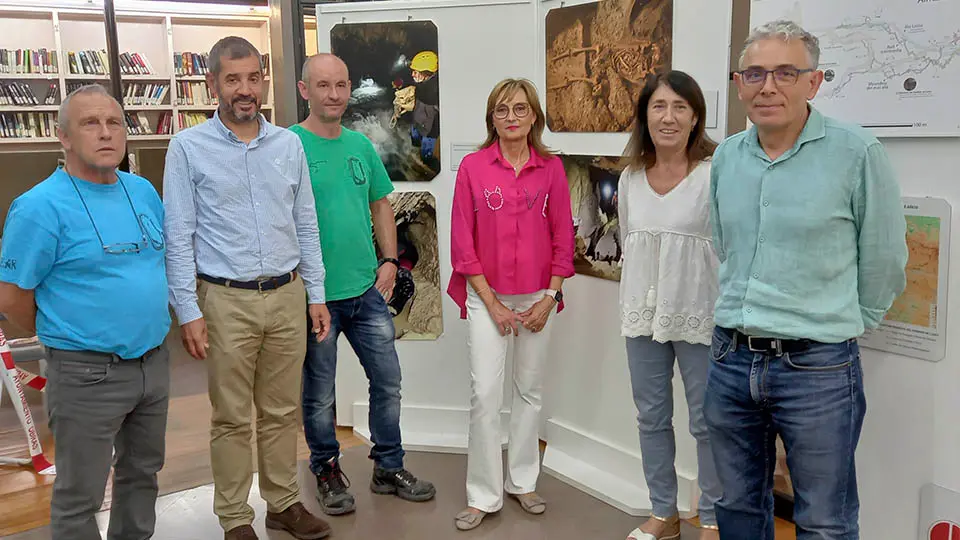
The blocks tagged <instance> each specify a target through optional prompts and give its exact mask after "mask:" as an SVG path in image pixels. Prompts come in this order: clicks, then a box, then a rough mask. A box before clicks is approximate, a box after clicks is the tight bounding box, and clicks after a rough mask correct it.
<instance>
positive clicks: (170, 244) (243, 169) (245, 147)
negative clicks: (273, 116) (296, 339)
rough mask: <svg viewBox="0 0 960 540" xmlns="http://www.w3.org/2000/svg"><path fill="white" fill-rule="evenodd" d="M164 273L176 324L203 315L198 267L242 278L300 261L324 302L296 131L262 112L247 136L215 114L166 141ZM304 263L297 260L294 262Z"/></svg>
mask: <svg viewBox="0 0 960 540" xmlns="http://www.w3.org/2000/svg"><path fill="white" fill-rule="evenodd" d="M163 204H164V207H165V209H166V219H165V229H166V238H167V281H168V282H169V287H170V304H171V305H172V306H173V309H174V311H175V312H176V314H177V319H178V320H179V322H180V324H185V323H187V322H190V321H192V320H195V319H199V318H200V317H202V316H203V314H202V313H201V312H200V308H199V306H198V305H197V293H196V282H197V278H196V276H197V273H198V272H199V273H202V274H206V275H210V276H214V277H221V278H226V279H231V280H238V281H252V280H255V279H258V278H264V277H273V276H279V275H282V274H285V273H288V272H290V271H292V270H295V269H299V272H300V275H301V276H302V278H303V282H304V285H305V286H306V289H307V297H308V299H309V302H310V303H312V304H315V303H323V302H324V287H323V280H324V268H323V260H322V255H321V251H320V234H319V231H318V229H317V213H316V209H315V207H314V198H313V189H312V188H311V186H310V169H309V167H308V166H307V159H306V154H305V153H304V151H303V146H302V145H301V143H300V139H299V138H298V137H297V136H296V134H294V133H293V132H291V131H289V130H286V129H282V128H279V127H277V126H274V125H272V124H270V123H269V122H267V120H266V119H265V118H264V117H263V116H262V115H261V116H260V132H259V134H258V135H257V137H256V138H254V139H253V140H252V141H250V143H249V144H246V143H244V142H243V141H241V140H240V139H239V138H238V137H237V136H236V135H235V134H234V133H233V132H232V131H230V130H229V129H228V128H227V127H226V126H225V125H223V122H221V121H220V115H219V112H218V113H215V114H214V116H213V118H211V119H210V120H208V121H207V122H204V123H203V124H200V125H198V126H195V127H192V128H189V129H186V130H183V131H181V132H179V133H177V134H176V135H174V136H173V138H172V139H171V140H170V145H169V148H168V149H167V158H166V166H165V170H164V174H163ZM298 267H299V268H298Z"/></svg>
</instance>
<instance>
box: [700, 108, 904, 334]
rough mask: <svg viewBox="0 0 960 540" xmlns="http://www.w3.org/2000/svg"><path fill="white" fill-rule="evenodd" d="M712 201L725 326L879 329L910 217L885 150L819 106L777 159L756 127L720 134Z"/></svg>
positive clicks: (899, 281)
mask: <svg viewBox="0 0 960 540" xmlns="http://www.w3.org/2000/svg"><path fill="white" fill-rule="evenodd" d="M710 202H711V219H712V222H713V234H714V247H715V249H716V251H717V255H718V257H719V259H720V296H719V298H718V299H717V304H716V313H715V315H714V318H715V321H716V324H717V325H718V326H721V327H725V328H732V329H738V330H740V331H742V332H743V333H745V334H748V335H754V336H766V337H778V338H787V339H791V338H792V339H801V338H806V339H813V340H817V341H822V342H826V343H838V342H841V341H844V340H847V339H850V338H855V337H859V336H860V335H861V334H862V333H863V331H864V329H865V328H871V329H872V328H876V327H877V326H878V325H879V324H880V321H881V320H882V319H883V316H884V314H885V313H886V312H887V310H888V309H889V308H890V306H891V305H892V304H893V301H894V299H895V298H896V297H897V296H898V295H899V294H900V293H901V292H903V289H904V287H905V286H906V273H905V266H906V263H907V245H906V222H905V219H904V215H903V204H902V202H901V200H900V188H899V186H898V185H897V180H896V178H895V177H894V173H893V169H892V167H891V165H890V162H889V160H888V159H887V156H886V153H885V152H884V149H883V145H881V144H880V142H879V141H878V140H877V139H876V138H875V137H873V136H872V135H870V134H869V133H868V132H867V131H865V130H864V129H862V128H860V127H858V126H853V125H848V124H844V123H841V122H839V121H837V120H834V119H832V118H828V117H825V116H823V115H822V114H820V113H819V112H818V111H817V110H816V109H815V108H813V107H812V106H811V107H810V116H809V118H808V120H807V123H806V126H805V127H804V128H803V132H802V133H801V134H800V138H799V139H798V140H797V142H796V144H794V146H793V148H791V149H790V150H788V151H787V152H786V153H784V154H783V155H782V156H780V157H779V158H777V159H775V160H771V159H770V158H769V157H768V156H767V154H766V153H765V152H764V151H763V148H762V147H761V146H760V142H759V139H758V138H757V129H756V127H755V126H754V127H751V128H750V129H749V130H747V131H743V132H741V133H738V134H736V135H733V136H731V137H729V138H728V139H726V140H725V141H723V143H722V144H721V145H720V146H719V148H717V151H716V153H715V154H714V158H713V167H712V170H711V193H710Z"/></svg>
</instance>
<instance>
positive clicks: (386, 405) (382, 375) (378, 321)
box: [303, 287, 404, 474]
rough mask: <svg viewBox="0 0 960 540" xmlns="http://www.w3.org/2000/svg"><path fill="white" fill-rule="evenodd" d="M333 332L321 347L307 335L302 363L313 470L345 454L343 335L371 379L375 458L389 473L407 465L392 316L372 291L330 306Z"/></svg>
mask: <svg viewBox="0 0 960 540" xmlns="http://www.w3.org/2000/svg"><path fill="white" fill-rule="evenodd" d="M327 309H329V310H330V333H329V335H327V338H326V339H324V340H323V341H322V342H320V343H317V340H316V339H314V335H313V334H312V333H310V332H308V333H307V334H308V336H307V357H306V360H305V361H304V363H303V426H304V431H305V434H306V439H307V446H309V447H310V470H311V471H313V473H314V474H317V473H319V472H320V470H321V468H322V465H323V464H324V463H326V462H327V461H329V460H330V459H331V458H335V457H338V456H339V455H340V444H339V443H338V442H337V430H336V424H335V419H334V414H333V404H334V402H335V401H336V392H335V390H334V382H335V380H336V375H337V339H338V338H339V336H340V333H341V332H343V333H344V334H345V335H346V336H347V341H349V342H350V346H351V347H353V350H354V352H356V354H357V357H358V358H359V359H360V365H361V366H363V370H364V372H365V373H366V374H367V380H369V381H370V420H369V421H370V434H371V438H372V439H373V449H372V450H371V451H370V458H371V459H373V460H374V461H376V463H377V464H378V465H380V466H381V467H383V468H385V469H399V468H401V467H403V456H404V452H403V446H402V445H401V442H400V359H399V358H398V357H397V349H396V347H395V346H394V335H395V330H394V326H393V317H391V316H390V312H389V311H387V303H386V302H384V300H383V297H382V296H381V295H380V293H379V291H377V289H375V288H374V287H371V288H370V289H368V290H367V292H365V293H363V294H362V295H360V296H357V297H355V298H348V299H345V300H337V301H333V302H328V303H327Z"/></svg>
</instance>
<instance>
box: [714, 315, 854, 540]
mask: <svg viewBox="0 0 960 540" xmlns="http://www.w3.org/2000/svg"><path fill="white" fill-rule="evenodd" d="M743 341H746V340H743V339H742V338H741V339H738V340H734V339H733V335H732V333H731V332H730V331H729V330H725V329H722V328H717V329H716V330H715V331H714V335H713V344H712V347H711V349H712V351H711V357H712V361H711V362H710V372H709V374H708V376H707V395H706V402H705V405H704V411H705V416H706V420H707V426H708V428H709V430H710V442H711V445H712V448H713V454H714V459H715V461H716V465H717V473H718V475H719V476H720V483H721V484H722V487H723V496H722V497H721V499H720V501H718V502H717V505H716V508H717V524H718V525H719V527H720V536H721V538H722V539H723V540H773V534H774V518H773V476H774V474H773V473H774V468H775V466H776V447H775V442H776V436H777V435H779V436H780V438H781V439H782V440H783V444H784V448H785V449H786V454H787V466H788V468H789V470H790V477H791V480H792V482H793V490H794V522H795V523H796V528H797V540H857V539H859V538H860V528H859V523H858V514H859V510H860V502H859V498H858V495H857V473H856V465H855V458H854V454H855V452H856V449H857V442H858V440H859V438H860V429H861V427H862V425H863V418H864V414H865V412H866V399H865V397H864V392H863V372H862V370H861V367H860V349H859V346H858V345H857V342H856V340H848V341H845V342H842V343H836V344H827V343H819V342H815V341H811V342H809V346H808V347H807V348H805V349H804V350H802V351H799V352H793V353H789V352H785V353H783V354H782V355H780V356H777V355H776V354H770V353H758V352H753V351H751V350H750V349H749V347H748V345H747V343H745V342H743Z"/></svg>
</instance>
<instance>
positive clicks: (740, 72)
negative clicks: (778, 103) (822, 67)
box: [730, 66, 817, 86]
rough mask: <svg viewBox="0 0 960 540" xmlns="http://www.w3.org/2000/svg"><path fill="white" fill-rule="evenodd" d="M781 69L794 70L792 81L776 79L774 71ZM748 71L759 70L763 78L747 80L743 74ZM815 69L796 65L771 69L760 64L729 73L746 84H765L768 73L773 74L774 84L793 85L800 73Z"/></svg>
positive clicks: (797, 80)
mask: <svg viewBox="0 0 960 540" xmlns="http://www.w3.org/2000/svg"><path fill="white" fill-rule="evenodd" d="M781 70H789V71H796V78H795V79H794V81H793V82H792V83H785V82H783V81H780V80H778V79H777V74H776V72H777V71H781ZM748 71H752V72H754V73H760V72H762V73H763V78H762V79H760V80H758V81H756V82H747V79H746V77H745V76H744V74H745V73H746V72H748ZM815 71H817V70H816V68H798V67H796V66H777V67H775V68H773V69H765V68H762V67H760V66H751V67H748V68H745V69H741V70H740V71H734V72H732V73H731V74H730V75H731V77H732V76H733V75H734V74H736V75H740V81H741V82H742V83H743V84H745V85H747V86H757V85H762V84H766V82H767V78H768V77H769V76H770V75H773V82H774V84H776V85H777V86H794V85H795V84H797V82H799V81H800V75H803V74H804V73H812V72H815Z"/></svg>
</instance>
